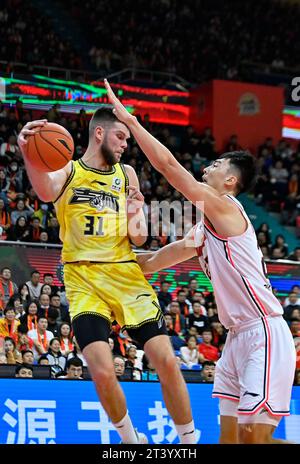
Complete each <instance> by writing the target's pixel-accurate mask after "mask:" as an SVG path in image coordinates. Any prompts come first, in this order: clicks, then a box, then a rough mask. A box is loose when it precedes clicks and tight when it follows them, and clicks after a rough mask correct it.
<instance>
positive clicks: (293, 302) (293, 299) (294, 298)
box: [283, 290, 300, 310]
mask: <svg viewBox="0 0 300 464" xmlns="http://www.w3.org/2000/svg"><path fill="white" fill-rule="evenodd" d="M299 305H300V294H299V293H297V292H295V291H293V290H292V291H291V292H290V293H289V295H288V296H287V297H286V299H285V300H284V303H283V308H284V310H287V309H288V307H289V309H291V308H292V307H295V306H299Z"/></svg>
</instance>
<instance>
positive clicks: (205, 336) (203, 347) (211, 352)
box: [198, 329, 219, 364]
mask: <svg viewBox="0 0 300 464" xmlns="http://www.w3.org/2000/svg"><path fill="white" fill-rule="evenodd" d="M201 335H202V340H203V341H202V343H200V344H199V347H198V349H199V353H200V357H199V359H200V362H201V364H203V363H204V361H218V359H219V351H218V348H216V347H215V346H213V344H212V340H213V334H212V331H211V329H203V331H202V334H201Z"/></svg>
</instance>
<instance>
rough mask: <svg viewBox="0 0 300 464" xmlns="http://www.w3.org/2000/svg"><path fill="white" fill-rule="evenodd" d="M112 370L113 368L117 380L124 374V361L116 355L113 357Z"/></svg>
mask: <svg viewBox="0 0 300 464" xmlns="http://www.w3.org/2000/svg"><path fill="white" fill-rule="evenodd" d="M114 368H115V373H116V376H117V377H118V378H119V377H121V376H122V375H124V373H125V359H124V358H123V357H122V356H120V355H116V356H114Z"/></svg>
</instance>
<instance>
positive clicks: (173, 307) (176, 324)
mask: <svg viewBox="0 0 300 464" xmlns="http://www.w3.org/2000/svg"><path fill="white" fill-rule="evenodd" d="M167 309H168V313H169V314H170V315H171V317H172V322H173V328H174V330H175V332H177V334H178V335H184V334H185V332H186V322H185V318H184V316H182V315H181V314H180V306H179V303H178V302H177V301H172V303H171V304H170V305H169V306H168V308H167Z"/></svg>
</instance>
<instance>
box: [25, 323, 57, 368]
mask: <svg viewBox="0 0 300 464" xmlns="http://www.w3.org/2000/svg"><path fill="white" fill-rule="evenodd" d="M47 327H48V320H47V319H46V317H44V316H39V317H38V323H37V328H36V329H33V330H29V332H28V334H27V335H28V337H29V338H31V340H33V344H34V345H33V355H34V360H35V361H37V360H38V359H39V357H40V356H41V354H44V353H47V352H48V350H49V344H50V341H51V340H52V338H54V335H53V333H52V332H50V331H49V330H47Z"/></svg>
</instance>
